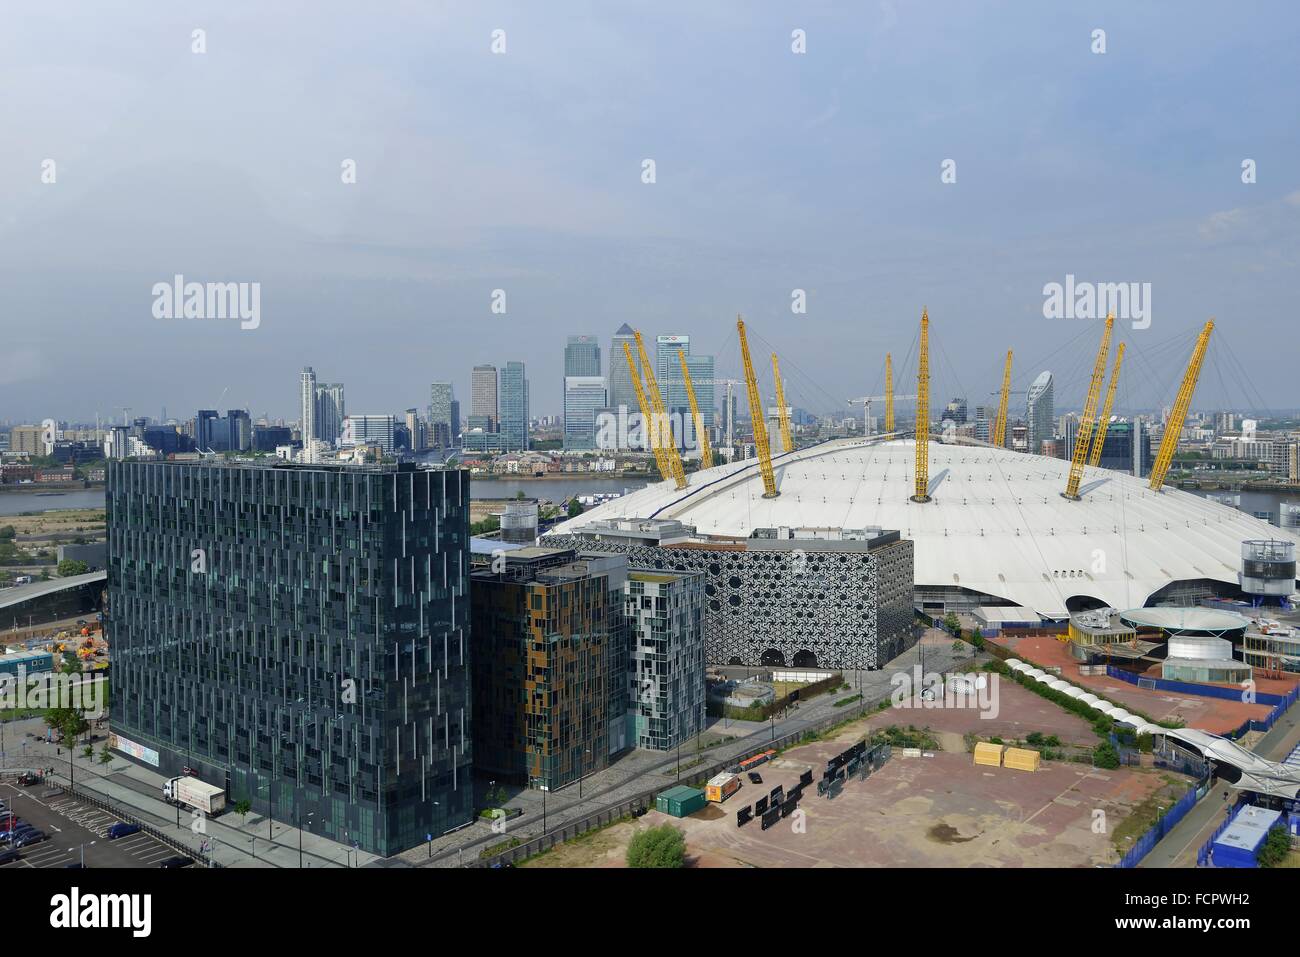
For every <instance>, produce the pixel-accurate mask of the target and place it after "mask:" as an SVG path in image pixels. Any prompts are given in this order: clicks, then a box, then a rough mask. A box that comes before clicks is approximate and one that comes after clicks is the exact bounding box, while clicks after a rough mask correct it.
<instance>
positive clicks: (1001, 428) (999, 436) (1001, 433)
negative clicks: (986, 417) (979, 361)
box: [989, 349, 1011, 449]
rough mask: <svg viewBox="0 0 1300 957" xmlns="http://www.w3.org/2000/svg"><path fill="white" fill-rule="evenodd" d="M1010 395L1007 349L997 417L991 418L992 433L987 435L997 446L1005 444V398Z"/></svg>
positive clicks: (1009, 356)
mask: <svg viewBox="0 0 1300 957" xmlns="http://www.w3.org/2000/svg"><path fill="white" fill-rule="evenodd" d="M1010 395H1011V350H1010V349H1008V350H1007V363H1006V365H1005V366H1003V368H1002V398H1001V399H1000V400H999V401H998V417H997V418H996V419H994V420H993V434H992V435H991V436H989V437H990V438H991V439H992V440H993V444H994V445H996V446H997V447H998V448H1000V449H1002V448H1006V445H1007V399H1008V397H1009V396H1010Z"/></svg>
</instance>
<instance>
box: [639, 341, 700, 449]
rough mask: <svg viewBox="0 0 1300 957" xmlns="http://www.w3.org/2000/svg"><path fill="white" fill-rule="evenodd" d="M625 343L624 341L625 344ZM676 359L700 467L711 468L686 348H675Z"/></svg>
mask: <svg viewBox="0 0 1300 957" xmlns="http://www.w3.org/2000/svg"><path fill="white" fill-rule="evenodd" d="M626 344H627V343H624V345H626ZM677 361H678V362H680V363H681V364H682V382H683V383H685V385H686V399H687V401H689V402H690V404H691V420H692V421H693V422H694V423H695V436H696V440H697V441H698V442H699V443H700V468H702V469H711V468H713V448H712V447H711V446H710V445H709V431H708V429H706V428H705V427H704V416H702V415H700V404H699V403H698V402H697V401H696V400H695V386H694V384H692V382H691V370H690V369H688V368H687V367H686V350H684V349H678V350H677Z"/></svg>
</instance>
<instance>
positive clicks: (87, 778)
mask: <svg viewBox="0 0 1300 957" xmlns="http://www.w3.org/2000/svg"><path fill="white" fill-rule="evenodd" d="M44 731H45V722H44V721H43V720H41V719H39V718H30V719H26V720H23V721H10V722H6V723H5V729H4V734H5V741H6V751H7V753H6V758H5V760H4V761H3V762H2V764H3V766H4V767H7V768H27V767H32V766H35V767H47V768H48V767H53V768H54V773H53V774H52V775H50V776H49V777H48V778H47V781H49V782H51V783H53V784H55V785H62V784H67V783H69V782H70V781H71V782H74V783H75V784H76V786H77V787H78V788H80V789H83V790H85V791H87V792H89V793H91V794H94V795H96V796H97V797H98V798H99V799H100V800H103V801H107V802H109V803H110V804H112V805H114V806H115V807H118V808H120V809H122V810H125V811H127V812H128V813H129V814H131V815H132V816H133V817H135V818H138V819H139V820H141V821H144V822H146V823H148V824H150V825H152V826H153V827H156V828H158V829H159V830H160V831H162V832H163V833H165V834H167V835H168V836H170V837H173V838H175V839H176V840H178V841H180V842H181V843H182V844H183V845H184V846H186V847H188V848H191V849H193V851H194V852H195V853H197V851H198V848H199V846H200V843H201V842H203V841H208V842H209V843H210V844H211V847H212V850H211V852H210V856H211V857H212V858H213V860H215V861H216V862H217V863H218V864H219V865H221V866H222V867H299V866H302V867H349V866H350V867H363V866H365V865H366V864H368V863H370V862H372V861H375V860H376V859H377V858H376V857H375V855H373V854H367V853H364V852H359V851H355V850H353V849H352V848H349V847H347V846H345V845H343V844H340V843H338V842H337V841H333V840H330V839H329V838H326V837H322V836H320V835H317V834H312V833H311V832H309V831H303V832H302V834H301V841H302V853H301V858H300V857H299V837H300V835H299V831H298V829H297V828H294V827H290V826H288V825H285V824H281V823H280V822H279V821H272V820H270V819H269V818H267V817H265V816H264V815H260V814H252V813H250V814H249V815H248V817H247V818H246V819H243V818H240V816H239V815H238V814H236V813H235V812H234V811H233V810H228V811H226V812H225V813H224V814H221V815H218V816H217V817H212V818H207V819H206V820H203V821H202V824H201V826H202V827H203V828H204V830H203V832H202V833H196V831H195V830H194V828H195V826H196V824H195V822H194V821H193V820H192V819H191V817H190V815H189V814H188V812H186V811H184V810H182V809H179V808H176V807H173V806H172V805H170V804H168V803H167V802H165V801H164V800H163V799H162V784H163V781H164V780H165V778H164V777H163V776H162V775H160V774H155V773H154V772H152V771H149V770H147V769H145V768H142V767H140V766H139V765H136V764H133V763H131V762H130V761H128V760H126V759H125V758H114V759H113V760H112V761H111V762H110V763H108V764H101V763H100V761H99V749H100V746H101V745H102V741H103V738H102V737H99V738H97V740H96V742H95V746H96V751H95V755H94V757H92V758H89V759H87V758H83V757H82V756H81V749H80V747H78V748H76V749H74V750H73V751H71V752H70V751H69V749H68V748H63V747H59V746H58V745H55V744H52V743H48V742H45V741H44V740H41V739H39V738H32V737H27V735H28V734H29V733H31V734H43V733H44ZM102 733H103V732H101V735H102ZM23 745H25V746H23ZM32 790H36V789H32ZM18 813H19V816H20V817H23V816H24V815H23V814H22V812H21V811H19V812H18ZM172 853H175V852H174V851H173V852H172ZM300 860H301V864H300V863H299V862H300ZM135 866H140V865H138V864H137V865H135Z"/></svg>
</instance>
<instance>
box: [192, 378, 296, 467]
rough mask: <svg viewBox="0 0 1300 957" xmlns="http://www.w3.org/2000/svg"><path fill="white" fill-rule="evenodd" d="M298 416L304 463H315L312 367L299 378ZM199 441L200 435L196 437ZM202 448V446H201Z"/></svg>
mask: <svg viewBox="0 0 1300 957" xmlns="http://www.w3.org/2000/svg"><path fill="white" fill-rule="evenodd" d="M298 414H299V416H300V418H299V423H298V424H299V425H300V426H301V431H302V451H303V461H305V462H314V461H315V454H316V452H315V449H314V448H313V447H312V440H313V439H314V438H316V373H315V372H313V371H312V368H311V366H306V367H305V368H304V369H303V370H302V375H301V376H299V395H298ZM194 438H195V440H196V441H197V440H198V435H197V434H196V435H195V437H194ZM200 448H202V446H200Z"/></svg>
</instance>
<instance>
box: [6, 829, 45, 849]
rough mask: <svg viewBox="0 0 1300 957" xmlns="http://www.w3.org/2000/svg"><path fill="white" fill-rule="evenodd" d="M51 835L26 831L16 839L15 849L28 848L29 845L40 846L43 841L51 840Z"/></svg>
mask: <svg viewBox="0 0 1300 957" xmlns="http://www.w3.org/2000/svg"><path fill="white" fill-rule="evenodd" d="M49 837H50V836H49V835H48V834H46V833H45V832H44V831H24V832H23V833H22V834H19V835H18V836H17V837H16V838H14V847H26V846H27V845H29V844H39V843H41V841H45V840H49Z"/></svg>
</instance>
